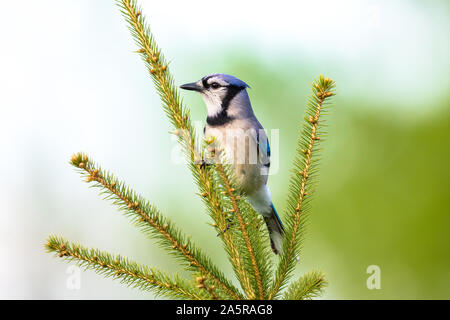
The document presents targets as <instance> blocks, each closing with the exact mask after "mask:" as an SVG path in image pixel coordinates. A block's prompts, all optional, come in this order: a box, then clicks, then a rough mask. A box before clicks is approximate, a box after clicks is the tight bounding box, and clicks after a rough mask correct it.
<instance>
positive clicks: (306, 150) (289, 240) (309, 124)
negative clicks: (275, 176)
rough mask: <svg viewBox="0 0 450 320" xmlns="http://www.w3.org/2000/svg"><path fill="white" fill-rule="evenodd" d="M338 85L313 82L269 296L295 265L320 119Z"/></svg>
mask: <svg viewBox="0 0 450 320" xmlns="http://www.w3.org/2000/svg"><path fill="white" fill-rule="evenodd" d="M334 87H335V84H334V81H333V80H331V79H329V78H325V77H324V76H320V78H319V80H317V81H315V82H314V83H313V87H312V90H313V94H312V96H311V97H310V98H309V100H308V103H307V107H306V118H305V125H304V128H303V132H302V135H301V136H300V139H299V143H298V148H297V158H296V159H295V161H294V172H293V175H292V177H291V184H290V187H289V200H288V208H287V212H288V215H287V219H286V220H285V224H286V231H285V238H284V241H283V253H282V256H281V259H280V262H279V264H278V268H277V272H276V276H275V280H274V282H273V285H272V290H271V292H270V294H269V299H273V298H274V297H275V296H276V295H277V294H278V293H279V291H280V290H281V289H282V288H283V286H284V285H285V283H286V280H287V278H288V277H289V276H290V274H291V272H292V271H293V269H294V268H295V264H296V258H297V256H298V250H299V247H300V243H301V239H300V233H301V232H302V231H303V230H302V227H303V226H304V223H305V221H306V218H307V217H306V213H307V206H306V205H307V199H308V198H309V196H308V194H309V193H310V192H311V191H312V190H311V188H312V186H311V180H312V178H313V176H314V174H315V169H316V168H315V164H316V161H315V160H314V155H315V154H316V153H317V150H316V149H317V147H316V145H317V144H318V143H319V142H320V141H321V140H322V139H321V133H320V132H319V129H320V127H323V125H322V124H320V123H319V120H320V116H321V113H322V112H323V109H324V108H325V107H326V106H327V100H328V98H329V97H331V96H332V95H334ZM299 240H300V241H299Z"/></svg>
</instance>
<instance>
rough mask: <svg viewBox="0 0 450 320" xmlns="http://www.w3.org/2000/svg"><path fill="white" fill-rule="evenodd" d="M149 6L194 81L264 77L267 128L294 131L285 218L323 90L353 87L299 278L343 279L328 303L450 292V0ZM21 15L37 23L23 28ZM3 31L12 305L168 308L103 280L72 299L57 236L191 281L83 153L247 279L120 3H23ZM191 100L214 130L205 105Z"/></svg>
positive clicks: (333, 135)
mask: <svg viewBox="0 0 450 320" xmlns="http://www.w3.org/2000/svg"><path fill="white" fill-rule="evenodd" d="M142 4H143V8H144V13H145V14H147V16H148V19H149V22H150V23H151V26H152V30H153V32H154V34H155V36H156V39H157V41H158V43H159V44H160V46H161V47H162V48H163V50H164V52H165V56H166V57H167V58H168V59H169V60H171V64H170V69H171V71H172V72H173V73H174V75H175V78H176V82H177V84H182V83H185V82H191V81H194V80H198V79H199V78H201V77H202V76H204V75H206V74H210V73H216V72H222V73H229V74H233V75H235V76H237V77H239V78H240V79H243V80H244V81H246V82H247V83H249V84H250V86H251V88H252V89H250V90H249V94H250V98H251V100H252V104H253V107H254V109H255V113H256V115H257V116H258V118H259V120H260V122H261V123H262V124H263V126H264V127H265V128H266V129H269V130H270V129H279V138H280V140H279V142H280V144H279V151H280V152H279V170H278V172H277V173H276V174H273V175H272V176H270V178H269V186H270V188H271V190H272V196H273V200H274V203H275V205H276V207H277V208H278V211H279V212H280V213H282V212H283V211H284V207H285V201H286V191H287V187H288V181H289V174H290V169H291V165H292V160H293V157H294V151H295V145H296V139H297V136H298V132H299V122H300V121H301V119H302V116H303V111H304V106H305V102H306V98H307V96H308V95H309V94H310V91H311V89H310V85H311V81H312V80H313V79H314V78H316V77H318V76H319V75H320V74H322V73H323V74H325V75H326V76H328V77H331V78H333V79H334V80H335V81H336V83H337V93H338V95H337V96H336V97H335V99H334V107H333V110H332V112H331V114H330V116H328V119H327V121H328V123H327V124H328V133H329V137H328V138H327V141H326V142H325V143H324V145H323V147H324V152H323V154H322V158H323V159H322V163H321V173H320V182H319V184H318V187H317V192H316V193H315V195H314V198H315V200H314V203H313V208H312V212H311V218H310V224H309V226H308V231H307V237H306V241H305V243H304V250H303V255H302V258H301V262H300V263H299V266H298V269H297V273H298V274H299V275H300V274H301V273H303V272H306V271H309V270H311V269H313V268H316V269H320V270H322V271H324V272H325V273H326V274H327V277H328V280H329V283H330V285H329V287H328V288H327V289H326V291H325V294H324V296H323V297H322V298H324V299H449V298H450V289H449V284H450V236H449V230H450V215H449V213H450V212H449V208H450V203H449V191H448V190H449V188H448V187H449V182H448V181H449V179H450V170H449V167H448V157H449V155H450V152H449V147H448V145H449V144H448V139H449V136H450V127H449V124H450V121H449V120H450V119H449V116H450V115H449V110H450V108H449V107H450V94H449V92H448V89H449V84H450V83H449V71H450V64H449V54H450V50H449V39H450V28H449V27H450V22H449V21H450V20H449V18H450V5H449V3H448V2H447V1H429V2H420V1H395V2H390V1H376V2H375V1H343V2H339V4H335V3H334V2H333V1H318V2H316V3H308V2H289V1H281V2H280V3H277V4H273V3H270V2H265V1H262V2H261V1H260V2H251V1H250V2H249V3H246V4H239V3H236V4H235V5H242V6H243V7H242V10H239V11H238V12H235V11H233V10H231V8H234V7H235V6H229V7H230V8H228V7H227V8H225V9H223V10H218V7H217V6H215V5H214V4H211V3H210V2H208V1H199V2H198V3H190V4H186V3H183V2H176V1H175V2H169V3H154V2H153V1H142ZM13 11H14V12H23V15H24V16H23V19H24V21H25V23H24V25H19V26H17V27H14V28H11V27H9V28H8V26H12V25H15V23H14V19H15V18H14V16H11V15H10V14H9V13H10V12H13ZM8 12H9V13H8ZM0 27H1V28H0V29H1V30H2V31H1V32H2V37H3V36H4V39H5V41H4V42H3V43H2V44H1V46H2V52H3V59H1V62H0V67H1V68H2V70H3V72H2V74H1V75H0V81H1V82H0V84H1V86H0V88H1V89H0V90H1V91H2V93H1V97H0V103H1V110H2V113H3V116H2V117H1V119H0V143H1V145H0V146H1V149H2V155H3V156H2V157H1V158H0V176H1V177H2V182H1V183H0V201H1V202H2V204H4V205H3V209H2V213H1V216H0V219H1V220H0V240H1V241H0V243H1V244H0V250H1V251H0V256H1V257H2V263H1V264H0V282H1V284H0V297H1V298H6V299H10V298H26V299H30V298H41V299H53V298H63V299H82V298H85V299H90V298H111V299H145V298H151V295H149V294H146V293H141V292H138V291H137V290H131V289H128V288H124V287H122V286H121V285H120V284H119V283H117V282H113V281H111V280H110V279H103V278H102V277H101V276H97V275H96V274H94V273H92V272H86V273H82V274H81V287H80V289H79V290H70V289H69V288H68V286H67V279H68V277H69V276H70V274H69V273H68V269H67V267H68V265H67V264H65V263H63V262H62V261H59V260H57V259H53V258H52V257H51V256H50V255H49V254H46V253H45V252H44V249H43V243H44V241H45V238H46V237H47V235H48V234H58V235H63V236H65V237H67V238H68V239H69V240H75V241H79V242H80V243H82V244H84V245H87V246H93V247H98V248H101V249H105V250H108V251H111V252H115V253H121V254H123V255H127V256H129V257H130V258H133V259H135V260H137V261H138V262H142V263H147V264H149V265H155V266H158V267H161V268H163V269H167V270H170V271H173V272H176V271H180V269H179V267H178V266H177V265H176V263H175V262H174V260H171V259H170V258H169V257H167V255H166V253H165V252H164V251H163V250H161V249H159V248H158V247H157V246H156V245H155V244H154V243H152V241H151V240H148V239H146V238H145V237H144V236H143V235H142V234H140V233H139V231H138V230H137V229H135V228H134V227H133V226H131V225H129V223H128V221H127V219H126V218H124V217H123V216H122V215H121V214H120V213H117V211H116V210H115V208H114V207H112V206H111V205H110V204H109V203H107V202H105V201H102V200H101V198H100V197H98V196H97V194H96V191H95V190H92V189H88V188H87V185H86V184H85V183H83V182H81V181H80V178H79V177H78V175H77V174H76V173H75V172H74V170H72V168H71V167H70V166H69V165H68V160H69V159H70V156H71V154H72V153H73V152H77V151H84V152H86V153H88V154H89V155H90V157H91V158H92V159H94V160H95V161H98V162H99V163H100V164H102V166H103V167H104V168H105V169H110V170H111V171H112V172H113V173H115V174H116V175H118V176H119V177H120V178H122V179H123V180H125V181H126V182H127V183H128V184H129V185H130V186H131V187H133V188H134V189H135V190H136V191H138V192H140V193H142V194H143V195H144V196H146V197H147V198H148V199H149V200H151V201H152V202H153V203H154V204H155V205H157V206H158V207H159V208H160V209H161V211H162V212H163V213H165V214H166V215H167V216H170V217H171V218H172V219H173V220H174V221H175V222H176V223H177V224H178V225H179V226H181V227H182V229H183V230H184V231H185V233H187V234H190V235H192V238H193V240H194V241H196V242H197V243H199V244H200V245H201V246H202V247H203V248H204V249H205V251H207V252H208V253H209V254H211V255H212V256H213V258H214V260H215V261H216V263H217V265H219V266H221V267H222V268H223V269H224V270H225V271H226V272H227V274H229V275H230V277H231V276H232V271H231V267H230V266H229V265H228V262H227V259H226V256H225V254H224V253H223V252H221V251H222V250H218V248H221V243H220V242H219V240H218V239H217V237H216V235H215V231H214V230H213V229H212V228H210V227H209V226H208V225H207V223H208V222H209V219H208V217H207V214H206V212H205V209H204V207H203V205H202V203H201V200H200V199H199V198H198V197H196V196H195V193H196V187H195V185H194V183H193V181H192V179H191V176H190V172H189V170H188V169H187V168H186V167H185V166H184V165H183V164H182V163H177V162H176V161H174V160H173V159H174V154H175V153H176V142H175V140H174V139H173V138H172V137H171V135H170V134H169V133H168V132H169V130H170V127H169V123H168V121H167V119H166V117H165V115H164V112H163V111H162V109H161V107H160V102H159V101H158V96H157V94H156V93H155V90H154V88H153V85H152V81H151V80H150V77H149V76H148V74H147V71H146V70H145V68H144V66H143V64H142V62H141V61H140V59H139V58H138V56H137V55H135V54H133V53H132V51H133V50H136V47H135V45H134V44H133V42H132V39H131V36H130V35H129V33H128V30H127V29H126V26H125V23H124V21H123V19H122V17H121V16H120V14H119V13H118V10H117V8H116V7H115V6H114V3H113V1H96V2H95V3H94V2H93V1H63V2H60V1H58V2H56V1H50V0H49V1H40V2H39V3H35V2H33V1H21V3H8V4H7V7H6V8H5V10H2V12H1V13H0ZM30 30H31V34H30ZM182 97H183V99H184V102H185V103H186V104H187V105H188V106H189V107H190V109H191V114H192V118H193V120H195V121H200V122H203V121H204V119H205V115H206V113H205V107H204V105H203V102H202V101H201V98H200V97H199V96H197V95H194V94H191V93H185V92H183V93H182ZM200 126H201V124H200ZM274 259H275V258H274ZM370 265H377V266H379V267H380V269H381V289H379V290H369V289H368V288H367V286H366V280H367V278H368V277H369V274H367V273H366V269H367V267H369V266H370Z"/></svg>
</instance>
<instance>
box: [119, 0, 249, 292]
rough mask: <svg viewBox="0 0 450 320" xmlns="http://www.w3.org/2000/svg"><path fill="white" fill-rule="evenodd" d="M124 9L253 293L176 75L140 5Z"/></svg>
mask: <svg viewBox="0 0 450 320" xmlns="http://www.w3.org/2000/svg"><path fill="white" fill-rule="evenodd" d="M116 1H117V3H118V5H119V7H120V8H121V12H122V14H123V16H124V17H125V19H126V20H127V22H128V23H129V29H130V32H131V34H132V36H133V37H134V39H135V42H136V44H137V45H138V46H139V48H140V49H139V50H138V51H137V52H138V53H139V54H141V56H142V58H143V60H144V63H145V64H146V66H147V68H148V70H149V72H150V75H151V77H152V79H153V82H154V84H155V88H156V90H157V91H158V93H159V95H160V97H161V100H162V102H163V107H164V109H165V111H166V114H167V116H168V118H169V120H170V121H171V123H172V125H173V126H174V127H175V129H176V130H175V133H176V134H177V135H178V136H179V137H180V139H179V141H180V142H181V143H182V145H183V147H184V149H185V151H186V153H187V156H188V160H189V166H190V169H191V171H192V173H193V176H194V179H195V181H196V182H197V185H198V187H199V191H200V194H201V195H202V198H203V200H204V203H205V204H206V206H207V207H208V209H209V212H210V216H211V217H212V218H213V220H214V224H215V226H216V228H217V229H218V230H219V233H220V235H221V239H222V240H223V241H224V242H225V248H226V251H227V253H228V255H229V259H230V262H231V263H232V266H233V269H234V271H235V274H236V276H237V277H238V279H239V281H240V283H241V285H242V287H243V289H244V291H246V293H247V296H249V295H251V287H250V281H249V279H248V276H247V275H246V272H245V266H244V262H243V257H242V256H241V254H240V252H239V249H238V248H237V246H236V243H237V240H236V235H235V234H234V233H232V232H228V233H226V232H222V231H223V230H226V229H227V227H228V223H227V222H226V219H225V214H224V213H225V212H227V210H226V208H225V206H224V205H223V202H224V199H223V198H224V197H223V196H222V195H220V194H218V193H217V191H216V190H217V188H218V186H217V184H216V181H215V179H214V177H213V170H214V169H208V168H206V167H204V166H201V165H200V164H199V163H198V160H199V158H200V159H202V158H203V156H202V154H200V155H199V153H198V152H197V150H198V149H197V147H196V143H195V142H196V138H195V137H196V135H195V132H194V128H193V126H192V124H191V121H190V114H189V110H188V109H187V108H184V107H183V105H182V103H181V102H180V99H179V95H178V91H177V89H176V88H175V86H174V81H173V77H172V76H171V75H170V72H169V68H168V64H167V63H166V61H165V59H164V56H163V54H162V53H161V50H160V49H159V48H158V46H157V45H156V43H155V41H154V39H153V35H152V33H151V31H150V29H149V27H148V26H147V25H146V23H145V19H144V16H143V15H142V14H141V9H140V8H138V6H137V4H136V1H135V0H116Z"/></svg>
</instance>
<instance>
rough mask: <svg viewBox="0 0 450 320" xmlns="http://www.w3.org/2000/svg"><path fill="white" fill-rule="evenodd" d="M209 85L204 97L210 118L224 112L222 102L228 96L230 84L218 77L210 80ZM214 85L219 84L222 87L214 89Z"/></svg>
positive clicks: (203, 94)
mask: <svg viewBox="0 0 450 320" xmlns="http://www.w3.org/2000/svg"><path fill="white" fill-rule="evenodd" d="M207 83H208V85H209V87H208V89H206V90H204V91H203V92H202V97H203V101H205V104H206V108H207V109H208V116H209V117H214V116H216V115H218V114H219V113H220V112H221V111H222V101H223V99H224V98H225V97H226V95H227V91H228V88H227V86H228V83H226V82H225V81H223V80H222V79H219V78H216V77H212V78H209V79H208V81H207ZM213 83H217V84H219V86H220V87H218V88H213V87H212V84H213Z"/></svg>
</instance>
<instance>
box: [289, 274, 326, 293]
mask: <svg viewBox="0 0 450 320" xmlns="http://www.w3.org/2000/svg"><path fill="white" fill-rule="evenodd" d="M327 285H328V283H327V281H326V279H325V275H324V274H323V273H322V272H319V271H311V272H308V273H306V274H304V275H303V276H301V277H300V278H299V279H297V280H296V281H294V282H292V283H291V285H290V286H289V288H288V289H287V290H286V292H285V293H284V296H283V299H284V300H310V299H312V298H315V297H319V296H320V295H321V294H322V292H323V289H324V288H325V287H326V286H327Z"/></svg>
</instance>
